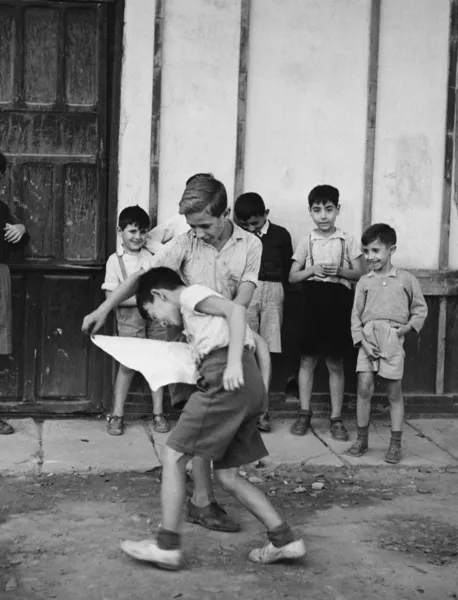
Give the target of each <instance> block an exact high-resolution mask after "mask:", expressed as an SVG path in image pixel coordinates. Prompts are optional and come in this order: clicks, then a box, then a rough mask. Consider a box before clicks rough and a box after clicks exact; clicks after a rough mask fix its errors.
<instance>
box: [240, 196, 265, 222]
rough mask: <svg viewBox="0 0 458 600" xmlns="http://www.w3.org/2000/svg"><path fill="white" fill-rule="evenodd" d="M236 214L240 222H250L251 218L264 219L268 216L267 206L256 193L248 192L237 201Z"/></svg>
mask: <svg viewBox="0 0 458 600" xmlns="http://www.w3.org/2000/svg"><path fill="white" fill-rule="evenodd" d="M234 213H235V216H236V217H237V219H239V220H240V221H248V219H251V217H263V216H264V215H265V214H266V205H265V204H264V200H263V199H262V198H261V196H260V195H259V194H257V193H256V192H246V193H245V194H241V195H240V196H239V197H238V198H237V200H236V201H235V204H234Z"/></svg>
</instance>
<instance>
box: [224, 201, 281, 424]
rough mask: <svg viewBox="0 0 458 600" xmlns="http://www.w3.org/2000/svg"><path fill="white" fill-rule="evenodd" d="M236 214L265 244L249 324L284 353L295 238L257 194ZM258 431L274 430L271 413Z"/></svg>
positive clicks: (237, 205)
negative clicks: (272, 216) (286, 300)
mask: <svg viewBox="0 0 458 600" xmlns="http://www.w3.org/2000/svg"><path fill="white" fill-rule="evenodd" d="M234 212H235V217H236V220H237V222H238V224H239V225H240V226H241V227H243V229H245V230H247V231H250V232H251V233H253V234H254V235H256V236H257V237H259V239H260V240H261V243H262V258H261V268H260V270H259V276H258V286H257V288H256V289H255V291H254V294H253V298H252V300H251V303H250V306H249V307H248V323H249V325H250V327H251V329H252V330H253V331H255V332H256V333H259V335H260V336H261V337H262V338H263V339H264V340H265V341H266V342H267V344H268V346H269V351H270V352H271V353H281V350H282V348H281V326H282V321H283V301H284V297H285V292H284V285H285V284H286V283H287V282H288V275H289V270H290V268H291V257H292V255H293V247H292V243H291V236H290V234H289V233H288V231H287V230H286V229H285V228H284V227H281V226H280V225H275V224H274V223H272V222H271V221H269V219H268V216H269V210H267V209H266V206H265V204H264V200H263V199H262V198H261V196H260V195H259V194H257V193H255V192H247V193H245V194H242V195H241V196H239V197H238V198H237V200H236V202H235V206H234ZM267 391H269V390H267ZM258 428H259V429H260V430H261V431H270V430H271V426H270V416H269V413H268V412H265V413H264V414H263V415H261V416H260V417H259V419H258Z"/></svg>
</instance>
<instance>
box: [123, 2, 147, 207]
mask: <svg viewBox="0 0 458 600" xmlns="http://www.w3.org/2000/svg"><path fill="white" fill-rule="evenodd" d="M155 4H156V3H155V0H126V5H125V13H124V40H123V63H122V76H121V77H122V78H121V119H120V121H121V122H120V130H119V186H118V193H119V198H118V212H120V211H121V210H122V209H123V208H125V207H126V206H130V205H132V204H139V205H140V206H141V207H142V208H144V209H145V210H146V211H147V212H148V208H149V183H150V166H149V165H150V148H151V106H152V104H151V103H152V88H153V45H154V14H155Z"/></svg>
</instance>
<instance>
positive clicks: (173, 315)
mask: <svg viewBox="0 0 458 600" xmlns="http://www.w3.org/2000/svg"><path fill="white" fill-rule="evenodd" d="M151 294H152V295H153V296H154V302H146V303H145V304H144V305H143V308H144V309H145V310H146V312H147V313H148V316H149V318H150V319H151V320H153V321H158V322H159V323H160V324H161V325H162V326H163V327H170V326H171V325H180V326H181V325H183V318H182V316H181V311H180V307H179V306H178V305H177V304H176V303H175V302H173V301H172V300H170V299H169V298H168V297H167V294H166V293H165V292H164V291H162V290H151Z"/></svg>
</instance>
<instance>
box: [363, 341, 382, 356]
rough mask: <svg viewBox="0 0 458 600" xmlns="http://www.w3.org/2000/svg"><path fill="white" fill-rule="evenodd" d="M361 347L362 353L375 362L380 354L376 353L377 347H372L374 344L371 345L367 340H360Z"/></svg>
mask: <svg viewBox="0 0 458 600" xmlns="http://www.w3.org/2000/svg"><path fill="white" fill-rule="evenodd" d="M361 346H362V347H363V348H364V351H365V352H366V354H367V356H368V357H369V358H370V359H371V360H377V358H380V352H379V351H378V349H377V346H374V344H371V343H370V342H368V341H367V340H362V342H361Z"/></svg>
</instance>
